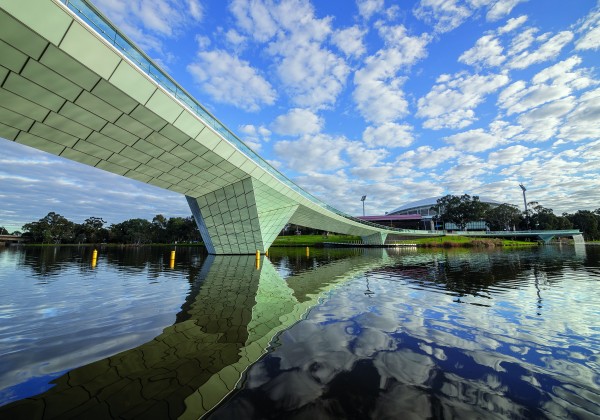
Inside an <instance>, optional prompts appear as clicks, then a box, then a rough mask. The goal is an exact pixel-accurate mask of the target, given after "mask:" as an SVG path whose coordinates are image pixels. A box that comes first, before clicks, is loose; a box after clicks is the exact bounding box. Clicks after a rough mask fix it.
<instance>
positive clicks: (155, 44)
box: [94, 0, 204, 56]
mask: <svg viewBox="0 0 600 420" xmlns="http://www.w3.org/2000/svg"><path fill="white" fill-rule="evenodd" d="M94 4H95V5H96V6H97V7H98V8H99V9H100V10H102V12H103V13H105V14H106V15H107V16H108V17H109V18H110V19H111V20H112V21H113V22H114V23H115V24H116V25H117V26H118V27H119V28H120V29H121V30H123V31H124V32H125V33H126V34H127V35H128V36H129V37H131V38H132V39H133V40H134V41H135V42H136V43H137V44H138V45H140V46H141V47H142V48H143V49H145V50H154V51H155V52H157V53H159V54H161V55H163V56H166V55H167V54H166V53H165V52H164V51H163V47H162V44H163V43H162V39H164V38H170V37H177V36H180V35H181V34H182V33H183V31H184V30H185V29H187V28H189V27H190V26H192V25H193V24H195V23H197V22H200V21H201V20H202V18H203V15H204V12H203V8H202V5H201V4H200V2H199V1H198V0H186V1H182V0H155V1H151V2H149V1H141V0H137V1H127V2H119V1H114V0H97V1H95V2H94Z"/></svg>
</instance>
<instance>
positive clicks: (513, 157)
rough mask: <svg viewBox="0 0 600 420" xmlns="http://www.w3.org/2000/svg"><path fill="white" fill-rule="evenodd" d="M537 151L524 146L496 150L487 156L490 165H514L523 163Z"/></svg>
mask: <svg viewBox="0 0 600 420" xmlns="http://www.w3.org/2000/svg"><path fill="white" fill-rule="evenodd" d="M538 150H539V149H530V148H528V147H525V146H521V145H515V146H510V147H507V148H506V149H500V150H496V151H494V152H491V153H490V154H489V155H488V162H489V163H490V164H491V165H514V164H516V163H520V162H523V160H525V158H526V157H528V156H529V155H530V154H532V153H534V152H536V151H538Z"/></svg>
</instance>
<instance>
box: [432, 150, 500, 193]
mask: <svg viewBox="0 0 600 420" xmlns="http://www.w3.org/2000/svg"><path fill="white" fill-rule="evenodd" d="M489 169H490V168H489V165H488V163H487V162H485V161H484V160H483V159H479V158H477V157H475V156H472V155H464V156H461V157H460V158H459V159H458V162H457V164H456V165H454V166H452V167H451V168H450V169H448V170H447V171H446V172H444V173H443V174H441V176H440V179H441V183H442V185H443V186H444V187H445V188H446V190H447V191H453V192H466V191H473V190H477V189H480V187H481V186H482V185H483V181H482V176H483V175H485V174H486V173H487V172H488V171H489Z"/></svg>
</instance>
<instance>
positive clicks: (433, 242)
mask: <svg viewBox="0 0 600 420" xmlns="http://www.w3.org/2000/svg"><path fill="white" fill-rule="evenodd" d="M360 240H361V238H360V236H351V235H329V236H323V235H290V236H278V237H277V239H275V241H274V242H273V245H271V246H273V247H285V246H322V245H323V243H324V242H343V243H347V242H359V241H360ZM394 242H395V243H406V244H416V245H417V246H419V247H424V248H458V247H462V248H495V247H515V246H537V245H538V244H537V242H526V241H513V240H509V239H497V238H469V237H465V236H452V237H448V236H442V237H435V238H410V239H406V240H403V241H394Z"/></svg>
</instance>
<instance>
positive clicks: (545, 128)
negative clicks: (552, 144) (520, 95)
mask: <svg viewBox="0 0 600 420" xmlns="http://www.w3.org/2000/svg"><path fill="white" fill-rule="evenodd" d="M574 107H575V99H574V98H573V97H572V96H569V97H566V98H563V99H561V100H558V101H553V102H550V103H548V104H545V105H543V106H540V107H538V108H535V109H533V110H531V111H529V112H526V113H524V114H521V115H520V116H519V118H518V119H517V121H518V122H519V124H520V125H521V126H522V127H523V128H524V129H525V131H524V133H522V134H520V135H519V136H518V138H519V139H522V140H528V141H532V142H541V141H545V140H549V139H550V138H551V137H553V136H554V135H555V134H556V133H557V131H558V128H559V126H560V125H561V124H562V118H563V117H564V116H565V115H566V114H567V113H568V112H570V111H571V110H572V109H573V108H574Z"/></svg>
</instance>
